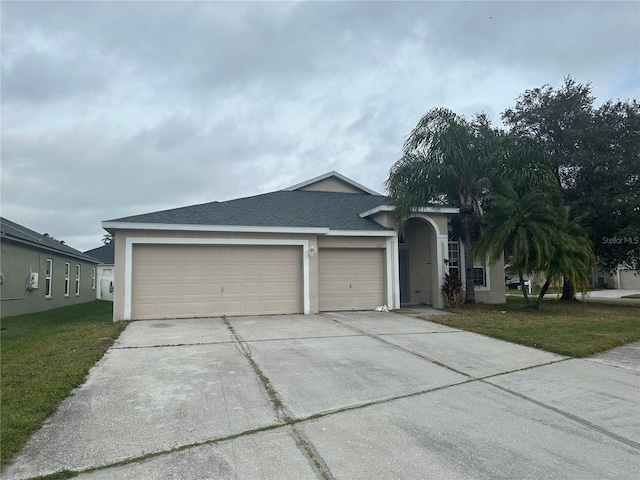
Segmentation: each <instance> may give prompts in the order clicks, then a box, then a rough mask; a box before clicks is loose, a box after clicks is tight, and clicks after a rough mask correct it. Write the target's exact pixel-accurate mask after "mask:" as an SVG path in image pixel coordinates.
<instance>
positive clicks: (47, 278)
mask: <svg viewBox="0 0 640 480" xmlns="http://www.w3.org/2000/svg"><path fill="white" fill-rule="evenodd" d="M52 275H53V258H47V273H46V274H45V277H44V296H45V297H49V298H51V277H52Z"/></svg>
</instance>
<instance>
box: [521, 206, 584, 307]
mask: <svg viewBox="0 0 640 480" xmlns="http://www.w3.org/2000/svg"><path fill="white" fill-rule="evenodd" d="M559 213H560V215H559V217H558V230H559V235H557V236H556V238H555V241H554V245H553V249H552V252H551V254H550V255H549V263H548V264H547V265H546V266H545V268H544V272H545V275H546V277H547V278H546V280H545V282H544V285H542V289H541V290H540V295H538V298H537V300H536V302H535V304H534V305H533V307H534V308H535V309H536V310H537V309H538V308H539V307H540V303H541V302H542V299H543V298H544V295H545V294H546V293H547V290H548V289H549V286H550V285H551V282H552V281H554V280H560V279H563V280H565V281H567V280H568V281H569V282H571V284H572V285H573V286H574V287H575V288H576V289H577V290H578V291H586V290H587V289H588V288H589V278H590V274H591V268H592V267H593V266H594V265H595V263H596V259H595V255H594V254H593V250H592V248H591V244H590V242H589V239H588V237H587V233H586V232H585V230H584V229H583V228H582V227H581V226H580V224H579V223H578V222H579V219H576V218H574V219H573V220H572V219H571V217H570V215H569V208H568V207H564V208H562V209H561V210H560V212H559Z"/></svg>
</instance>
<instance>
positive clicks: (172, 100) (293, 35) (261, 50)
mask: <svg viewBox="0 0 640 480" xmlns="http://www.w3.org/2000/svg"><path fill="white" fill-rule="evenodd" d="M639 18H640V5H638V4H637V3H636V2H57V1H50V2H4V3H3V4H2V16H1V21H2V105H1V107H2V120H3V121H2V165H1V169H2V179H1V181H2V214H3V215H5V216H7V217H8V218H10V219H12V220H14V221H17V222H18V223H23V224H24V225H26V226H28V227H30V228H34V229H36V230H39V231H48V232H49V233H51V234H53V235H54V236H56V237H57V238H62V239H64V240H66V241H67V243H68V244H70V245H72V246H74V247H76V248H81V249H89V248H92V247H95V246H97V245H99V242H100V238H101V236H102V233H101V228H100V222H101V221H102V220H105V219H110V218H117V217H121V216H125V215H129V214H135V213H144V212H147V211H153V210H158V209H162V208H171V207H176V206H181V205H187V204H191V203H198V202H205V201H211V200H225V199H230V198H234V197H239V196H247V195H253V194H256V193H261V192H265V191H269V190H274V189H278V188H283V187H286V186H288V185H292V184H295V183H298V182H300V181H302V180H305V179H308V178H310V177H312V176H314V175H320V174H323V173H326V172H327V171H329V170H338V171H339V172H341V173H342V174H344V175H347V176H350V177H352V178H353V179H354V180H356V181H358V182H360V183H362V184H364V185H367V186H370V187H371V188H374V189H377V190H382V183H383V182H384V180H385V178H386V176H387V174H388V171H389V168H390V167H391V165H392V164H393V162H394V161H395V160H396V159H397V158H398V157H399V155H400V153H401V149H402V143H403V141H404V139H405V137H406V135H407V133H408V132H409V131H410V130H411V128H412V127H413V126H414V125H415V124H416V122H417V121H418V119H419V118H420V116H421V115H422V114H423V113H424V112H425V111H426V110H428V109H429V108H431V107H435V106H445V107H449V108H452V109H453V110H455V111H456V112H458V113H462V114H464V115H467V116H471V115H473V114H474V113H476V112H478V111H484V112H486V113H487V114H488V115H489V116H490V118H492V119H493V120H494V122H499V118H500V113H501V112H502V111H503V110H504V109H506V108H508V107H510V106H512V105H513V103H514V99H515V98H516V97H517V96H518V95H519V94H520V93H522V92H523V91H524V90H525V89H527V88H534V87H537V86H540V85H542V84H545V83H550V84H552V85H554V86H558V85H559V84H560V83H561V82H562V78H563V77H564V76H565V75H567V74H570V75H572V76H573V77H574V78H575V79H576V80H578V81H580V82H583V83H584V82H592V84H593V90H594V94H595V95H596V96H597V97H598V98H599V99H601V100H604V99H607V98H617V97H638V96H640V73H639V72H640V65H639V62H640V25H639V23H640V21H639ZM74 240H75V241H77V242H78V243H77V244H74V243H73V241H74Z"/></svg>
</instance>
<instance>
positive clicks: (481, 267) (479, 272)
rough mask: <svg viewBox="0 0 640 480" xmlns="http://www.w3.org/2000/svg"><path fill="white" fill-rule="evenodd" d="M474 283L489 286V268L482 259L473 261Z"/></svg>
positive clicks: (478, 285)
mask: <svg viewBox="0 0 640 480" xmlns="http://www.w3.org/2000/svg"><path fill="white" fill-rule="evenodd" d="M473 284H474V285H475V286H476V287H486V286H487V269H486V265H485V263H484V262H483V261H482V260H474V261H473Z"/></svg>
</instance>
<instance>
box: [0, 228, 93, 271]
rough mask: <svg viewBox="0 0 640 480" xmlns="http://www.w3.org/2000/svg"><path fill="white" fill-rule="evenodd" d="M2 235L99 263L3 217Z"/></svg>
mask: <svg viewBox="0 0 640 480" xmlns="http://www.w3.org/2000/svg"><path fill="white" fill-rule="evenodd" d="M0 235H2V240H3V241H4V240H14V241H16V242H20V243H25V244H29V245H33V246H35V247H38V248H42V249H45V250H51V251H54V252H57V253H60V254H63V255H69V256H71V257H75V258H80V259H82V260H86V261H88V262H92V263H98V262H97V260H96V259H95V258H93V257H91V256H89V255H86V254H84V253H82V252H81V251H79V250H76V249H75V248H71V247H70V246H68V245H65V244H64V243H61V242H60V241H58V240H56V239H54V238H51V237H50V236H47V235H44V234H41V233H38V232H35V231H33V230H31V229H29V228H26V227H23V226H22V225H19V224H17V223H15V222H12V221H11V220H7V219H6V218H3V217H0Z"/></svg>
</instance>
